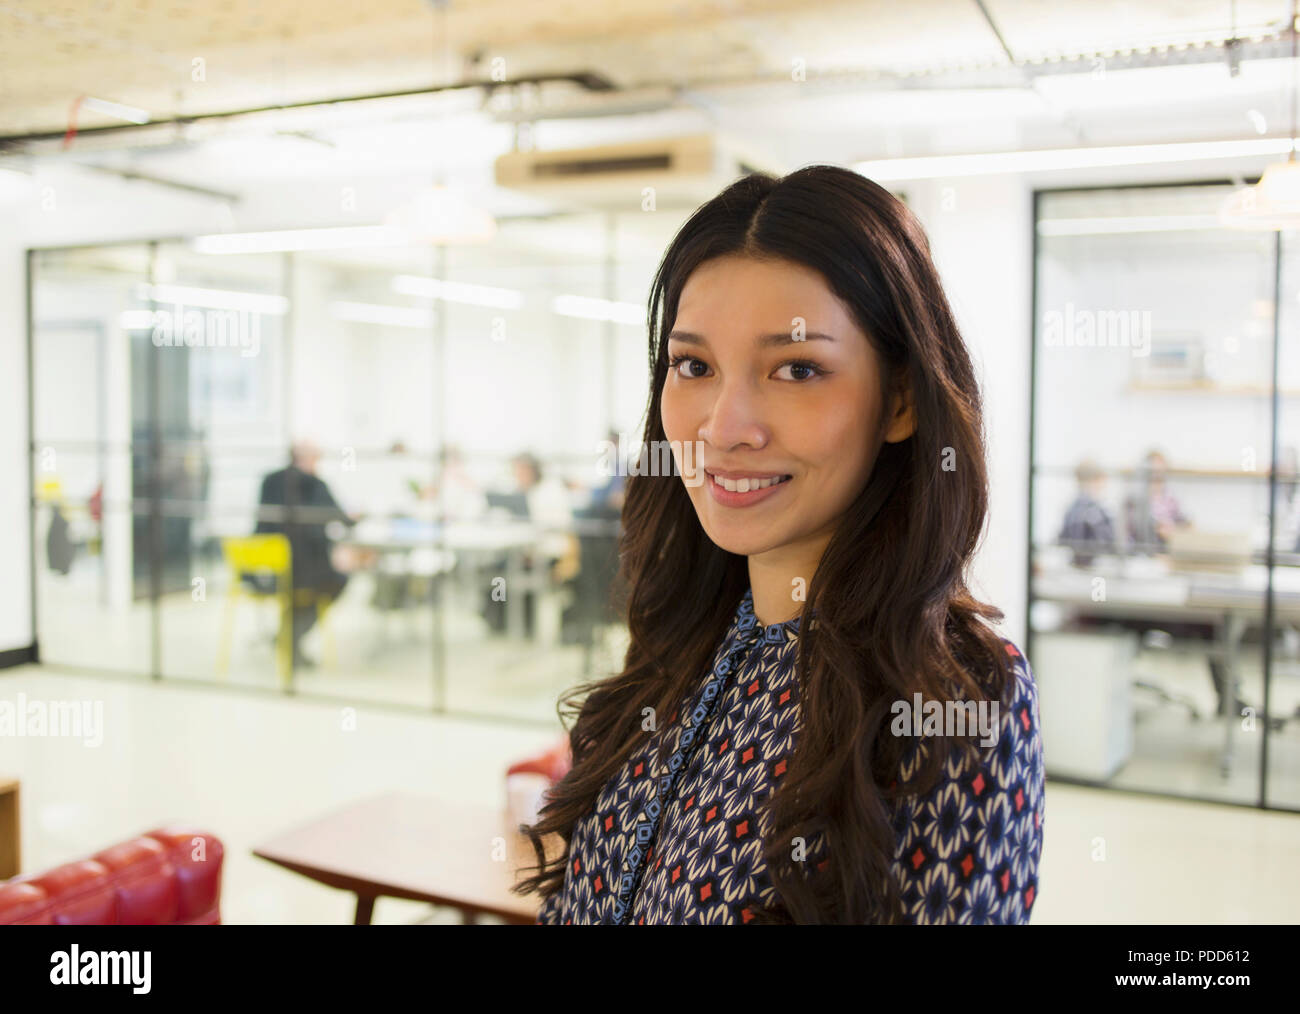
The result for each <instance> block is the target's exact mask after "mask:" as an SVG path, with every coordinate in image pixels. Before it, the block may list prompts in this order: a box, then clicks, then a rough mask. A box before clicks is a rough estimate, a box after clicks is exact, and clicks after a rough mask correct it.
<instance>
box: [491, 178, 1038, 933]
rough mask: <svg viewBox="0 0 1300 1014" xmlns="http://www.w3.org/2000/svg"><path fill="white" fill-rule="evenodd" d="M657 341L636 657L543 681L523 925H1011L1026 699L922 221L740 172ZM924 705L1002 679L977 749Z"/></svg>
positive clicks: (1034, 730) (861, 192) (634, 484)
mask: <svg viewBox="0 0 1300 1014" xmlns="http://www.w3.org/2000/svg"><path fill="white" fill-rule="evenodd" d="M661 308H662V311H663V318H662V322H660V321H659V319H658V318H659V312H660V309H661ZM650 364H651V371H652V382H651V385H650V391H651V393H650V401H649V408H648V426H647V431H646V441H647V443H648V445H649V448H650V451H651V456H650V464H651V465H653V464H654V463H655V462H656V461H657V458H658V456H657V455H656V454H655V453H654V452H655V451H656V450H657V449H658V448H661V447H662V446H664V442H665V441H668V442H672V447H673V455H674V458H673V461H674V463H675V464H676V465H677V466H678V468H679V470H680V472H681V474H678V475H665V474H663V470H662V469H658V470H657V471H658V472H659V474H645V473H646V472H647V471H650V472H653V471H656V470H655V469H653V468H639V469H637V472H638V474H636V475H633V476H629V478H628V481H627V489H626V501H625V504H624V507H623V528H624V536H623V546H622V555H623V567H624V575H625V577H626V579H627V583H628V589H629V590H628V602H627V613H626V618H627V623H628V628H629V632H630V635H631V642H630V646H629V648H628V652H627V657H626V662H625V665H624V668H623V671H622V672H621V673H619V674H618V675H617V676H613V677H612V678H609V679H606V680H604V681H598V682H595V683H591V684H586V685H584V686H580V687H578V688H577V689H576V690H575V691H573V692H572V693H571V694H570V695H568V696H567V697H566V698H565V700H564V701H562V715H564V714H565V712H566V711H567V712H568V717H572V716H573V715H574V714H575V713H576V719H577V720H576V724H574V725H573V727H572V729H571V732H570V749H571V753H572V761H573V764H572V768H571V770H570V771H569V772H568V774H567V775H566V776H565V777H564V778H563V779H562V780H561V781H559V782H558V783H557V784H556V785H555V786H554V787H553V788H552V790H551V791H550V793H549V796H548V802H547V805H546V806H545V807H544V808H543V809H542V810H541V812H540V819H539V821H538V822H537V823H536V824H535V825H533V826H532V827H530V828H527V829H526V830H527V831H528V833H529V834H530V836H531V838H532V841H533V846H534V849H535V850H536V852H537V859H538V863H539V866H538V867H537V869H538V871H539V872H538V873H537V874H536V875H534V876H533V877H530V878H529V879H527V880H525V881H523V882H522V883H521V884H520V885H519V886H518V888H517V890H518V891H519V892H520V893H527V892H531V891H538V892H540V893H541V894H542V895H543V896H544V900H543V903H542V909H541V914H540V916H539V920H538V921H539V922H542V923H570V922H572V923H591V922H601V923H629V922H630V923H637V924H640V923H686V922H692V923H759V922H796V923H812V922H835V923H863V922H916V923H922V922H1000V923H1015V922H1024V921H1026V920H1027V919H1028V917H1029V912H1030V909H1031V907H1032V905H1033V902H1034V895H1035V893H1036V891H1037V866H1038V859H1039V855H1040V852H1041V847H1042V813H1043V762H1042V750H1041V746H1040V742H1039V737H1038V705H1037V697H1036V693H1035V689H1034V682H1033V675H1032V672H1031V670H1030V667H1029V665H1028V663H1027V662H1026V661H1025V659H1024V658H1023V657H1022V656H1021V655H1020V653H1019V651H1018V650H1017V649H1016V647H1015V645H1013V644H1011V643H1010V642H1009V641H1007V640H1005V639H1004V638H1001V637H999V636H998V635H997V634H996V633H995V632H994V631H993V630H992V629H991V628H989V627H988V626H986V625H985V624H984V623H983V622H982V619H981V618H987V619H992V620H1000V619H1002V616H1003V614H1002V612H1001V611H1000V610H998V609H996V608H994V607H993V606H989V605H985V604H983V603H981V602H979V601H978V600H976V599H975V598H974V597H972V595H971V593H970V592H969V591H968V590H967V588H966V584H965V580H964V577H963V570H964V568H965V566H966V564H967V561H968V560H969V558H970V556H971V554H972V552H973V551H974V549H975V547H976V543H977V540H978V538H979V535H980V530H981V527H982V525H983V523H984V517H985V510H986V501H987V480H986V472H985V462H984V445H983V422H982V417H981V413H980V396H979V392H978V389H977V386H976V381H975V376H974V373H973V371H972V368H971V362H970V358H969V356H968V354H967V350H966V348H965V346H964V344H963V342H962V339H961V337H960V335H959V333H958V330H957V327H956V324H955V323H954V321H953V317H952V313H951V311H950V309H949V306H948V303H947V300H946V299H945V297H944V293H943V290H942V287H941V285H940V281H939V278H938V275H937V273H936V271H935V268H934V265H933V264H932V262H931V259H930V254H929V248H928V243H927V240H926V238H925V236H924V233H923V232H922V230H921V228H920V226H919V225H918V224H917V222H916V220H915V219H914V218H913V217H912V215H911V214H910V212H908V210H907V209H906V208H905V207H904V206H903V205H902V204H901V203H900V202H899V201H897V200H896V199H895V198H894V197H892V196H891V195H890V194H889V193H888V192H887V191H885V190H884V189H882V188H881V187H879V186H877V185H876V184H874V183H872V182H870V181H869V180H867V179H864V178H863V177H861V176H859V175H857V174H856V173H853V172H850V171H848V170H846V169H840V168H835V167H829V166H813V167H810V168H805V169H801V170H799V171H797V172H794V173H791V174H790V175H788V176H786V177H784V178H782V179H779V180H778V179H773V178H771V177H768V176H764V175H752V176H749V177H746V178H744V179H742V180H740V181H738V182H736V183H735V184H733V185H731V186H729V187H728V188H727V189H726V190H725V191H724V192H723V193H721V194H720V195H719V196H718V197H716V198H714V199H713V200H711V201H709V202H708V203H707V204H705V205H704V206H703V207H701V208H700V209H699V210H697V211H696V212H695V214H694V215H693V216H692V217H691V218H690V220H689V221H688V222H687V223H686V224H685V225H684V226H683V227H682V229H681V230H680V232H678V234H677V236H676V237H675V238H674V240H673V242H672V244H671V245H670V246H669V248H668V251H667V253H666V254H665V256H664V260H663V263H662V264H661V265H660V268H659V271H658V273H657V275H656V278H655V281H654V286H653V290H652V293H651V298H650ZM688 451H689V452H690V453H687V452H688ZM751 485H752V486H755V487H761V488H755V489H750V488H749V487H750V486H751ZM917 695H919V696H917ZM584 696H585V701H584V703H582V704H581V706H578V705H577V703H576V701H578V700H579V699H581V698H583V697H584ZM934 702H938V703H940V704H942V703H944V702H954V703H957V702H967V703H969V704H970V705H971V710H972V711H973V710H975V709H976V708H977V707H979V708H982V709H983V712H984V714H986V715H987V714H990V713H992V704H993V703H994V702H997V703H998V705H999V711H1000V717H999V718H998V720H997V722H996V723H995V724H994V730H995V732H996V733H997V735H996V741H995V742H993V741H992V740H990V739H989V737H987V736H986V737H984V738H982V739H981V738H980V737H978V736H977V735H969V734H967V735H964V736H962V735H956V734H952V728H950V727H935V728H934V729H933V730H932V731H935V732H938V731H944V732H949V733H950V734H949V735H938V734H932V735H925V736H917V735H914V734H913V733H915V732H916V731H917V728H918V727H917V726H916V725H915V724H914V723H913V722H911V721H909V720H908V719H907V713H908V709H909V708H911V707H912V705H913V704H914V703H918V704H921V705H922V710H925V708H926V705H928V704H933V703H934ZM951 710H955V708H954V709H951ZM900 713H901V714H902V716H903V717H902V719H901V720H900V717H899V716H900ZM926 728H929V727H928V726H927V727H926ZM963 732H967V733H968V732H969V727H965V728H964V729H963ZM977 740H978V742H977ZM986 741H987V742H992V744H993V745H991V746H986V745H981V744H983V743H985V742H986ZM550 833H556V834H558V835H559V836H560V838H561V839H562V840H563V841H564V843H565V848H564V850H563V854H562V855H559V856H557V857H556V858H554V859H553V860H552V861H549V862H548V861H547V857H546V853H545V851H544V842H543V836H546V835H548V834H550Z"/></svg>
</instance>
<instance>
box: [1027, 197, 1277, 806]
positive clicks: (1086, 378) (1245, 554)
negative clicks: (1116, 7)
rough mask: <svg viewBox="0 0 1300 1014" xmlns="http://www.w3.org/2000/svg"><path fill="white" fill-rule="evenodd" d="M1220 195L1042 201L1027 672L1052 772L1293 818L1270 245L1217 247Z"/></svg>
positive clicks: (1249, 235)
mask: <svg viewBox="0 0 1300 1014" xmlns="http://www.w3.org/2000/svg"><path fill="white" fill-rule="evenodd" d="M1230 191H1231V187H1230V186H1228V185H1227V184H1224V185H1204V186H1202V185H1197V186H1169V187H1138V188H1125V189H1098V190H1080V191H1054V192H1043V193H1040V194H1038V195H1037V199H1036V207H1037V214H1036V216H1035V217H1036V229H1037V237H1036V247H1037V255H1036V264H1035V268H1036V278H1035V282H1036V284H1035V335H1034V415H1033V438H1032V439H1033V448H1032V483H1031V497H1032V519H1031V526H1032V530H1031V571H1032V573H1031V578H1030V617H1029V620H1030V623H1029V627H1030V641H1029V649H1028V654H1029V657H1030V658H1031V659H1032V660H1033V663H1034V669H1035V673H1036V674H1037V676H1038V679H1039V687H1040V704H1041V710H1042V718H1043V723H1044V729H1043V741H1044V749H1045V758H1046V763H1047V769H1048V773H1049V774H1050V775H1054V776H1057V777H1065V778H1072V779H1078V780H1082V781H1086V782H1091V783H1101V784H1105V785H1108V786H1112V787H1115V788H1124V789H1133V790H1142V791H1153V792H1160V793H1168V794H1172V795H1179V796H1188V797H1196V798H1202V799H1213V800H1220V801H1226V802H1237V803H1248V804H1261V805H1263V804H1265V803H1268V804H1269V805H1274V806H1285V807H1295V806H1296V804H1297V801H1298V800H1300V764H1298V763H1297V761H1298V760H1300V757H1298V756H1297V752H1296V747H1297V745H1300V740H1298V739H1297V737H1298V736H1300V720H1297V717H1296V715H1297V710H1296V706H1297V703H1300V680H1297V678H1296V677H1297V675H1300V667H1297V666H1296V660H1297V659H1298V658H1300V626H1298V625H1300V583H1296V582H1295V577H1296V576H1297V574H1300V571H1297V569H1296V567H1295V564H1296V560H1297V558H1296V557H1295V554H1294V550H1295V549H1296V548H1297V547H1296V535H1297V532H1296V525H1295V521H1293V520H1292V519H1291V516H1290V506H1289V505H1290V500H1291V497H1290V494H1289V493H1287V492H1285V491H1286V490H1292V489H1294V486H1291V485H1286V484H1285V483H1284V484H1282V485H1281V486H1279V494H1278V504H1277V507H1278V509H1277V510H1276V511H1273V512H1270V510H1269V489H1270V474H1269V473H1270V469H1271V468H1273V467H1274V463H1275V458H1274V455H1275V447H1280V448H1282V449H1284V451H1285V449H1287V448H1290V450H1289V454H1290V457H1289V458H1286V457H1285V456H1284V455H1281V454H1280V455H1279V457H1280V459H1281V460H1279V461H1278V466H1279V470H1281V469H1283V468H1285V469H1289V474H1290V475H1294V474H1295V465H1294V447H1295V446H1296V441H1297V439H1298V438H1300V417H1297V416H1296V415H1295V414H1294V413H1293V412H1288V409H1289V408H1291V407H1292V406H1291V402H1292V401H1293V400H1294V398H1295V396H1296V394H1297V391H1298V390H1300V383H1296V382H1294V381H1288V380H1287V379H1286V370H1287V369H1288V368H1290V369H1295V368H1297V367H1296V366H1295V365H1294V364H1293V365H1292V366H1291V367H1287V365H1286V363H1285V361H1284V360H1280V361H1279V362H1278V364H1277V365H1278V369H1277V370H1275V362H1274V355H1273V342H1274V317H1275V312H1274V308H1275V306H1276V305H1278V302H1277V301H1276V300H1275V295H1276V292H1275V290H1276V282H1275V273H1276V269H1277V266H1278V250H1279V248H1280V247H1281V248H1285V246H1286V240H1287V237H1283V238H1282V240H1281V242H1280V243H1279V240H1278V234H1276V233H1271V232H1248V231H1236V230H1229V229H1226V228H1222V227H1221V226H1220V225H1219V224H1218V221H1217V212H1218V209H1219V207H1220V206H1221V204H1222V202H1223V201H1224V199H1225V197H1226V196H1227V195H1228V194H1229V193H1230ZM1288 277H1289V276H1288ZM1297 293H1300V278H1297V279H1295V280H1294V281H1288V282H1286V283H1284V286H1283V289H1282V291H1281V296H1282V299H1281V306H1282V307H1283V311H1282V313H1281V314H1280V315H1279V317H1278V323H1279V324H1280V327H1281V331H1280V337H1281V340H1282V346H1283V347H1284V348H1285V347H1286V343H1287V340H1288V334H1289V335H1290V337H1291V338H1292V340H1294V336H1295V333H1296V330H1295V329H1296V320H1295V313H1294V308H1293V307H1292V306H1290V305H1288V304H1289V302H1294V301H1295V298H1296V294H1297ZM1288 294H1289V295H1288ZM1279 377H1280V380H1279ZM1275 383H1280V391H1279V399H1280V404H1281V406H1282V411H1281V413H1280V417H1279V419H1278V422H1277V426H1276V427H1275V425H1274V417H1273V404H1274V385H1275ZM1275 441H1276V443H1275ZM1288 460H1289V461H1290V462H1291V463H1290V464H1289V465H1288V464H1286V462H1287V461H1288ZM1270 514H1272V518H1270ZM1270 524H1272V526H1273V527H1272V531H1273V552H1272V553H1270V552H1269V533H1270ZM1270 564H1271V565H1270ZM1270 584H1271V585H1272V586H1273V593H1272V599H1271V601H1272V607H1271V608H1272V612H1271V615H1267V614H1269V609H1270V595H1269V586H1270ZM1293 584H1294V585H1295V587H1294V589H1292V590H1291V591H1287V589H1291V588H1292V585H1293ZM1266 621H1267V623H1266ZM1266 626H1268V627H1269V628H1270V633H1271V639H1272V646H1271V648H1270V649H1269V650H1268V651H1266V650H1265V648H1266V644H1265V641H1266V634H1265V627H1266ZM1266 656H1268V657H1267V658H1266ZM1266 662H1267V664H1266ZM1266 702H1267V711H1266V710H1265V703H1266ZM1266 750H1267V751H1269V756H1270V768H1269V770H1270V772H1271V774H1270V779H1269V791H1268V793H1267V799H1265V794H1264V792H1263V785H1262V781H1261V775H1262V772H1263V758H1264V755H1265V751H1266Z"/></svg>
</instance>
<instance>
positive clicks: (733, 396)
mask: <svg viewBox="0 0 1300 1014" xmlns="http://www.w3.org/2000/svg"><path fill="white" fill-rule="evenodd" d="M700 439H701V440H704V441H705V442H707V443H710V444H712V445H713V446H714V447H735V446H736V445H737V444H750V445H752V446H755V447H761V446H762V445H763V444H764V443H766V441H767V423H766V420H765V419H764V417H763V412H762V405H761V404H760V402H759V399H758V397H757V396H756V394H755V393H754V392H753V390H751V389H750V388H749V387H747V386H745V385H743V384H741V383H740V382H733V383H728V382H726V381H724V382H723V383H722V384H721V385H720V386H719V388H718V393H717V396H716V397H715V398H714V400H713V404H712V405H711V406H710V407H709V414H708V416H707V417H706V419H705V423H704V425H703V426H702V427H701V428H700Z"/></svg>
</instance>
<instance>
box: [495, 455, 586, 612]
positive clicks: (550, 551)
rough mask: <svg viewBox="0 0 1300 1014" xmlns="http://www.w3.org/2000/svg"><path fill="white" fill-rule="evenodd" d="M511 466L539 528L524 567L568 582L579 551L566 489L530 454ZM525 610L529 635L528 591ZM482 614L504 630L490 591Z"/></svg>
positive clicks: (531, 606) (499, 607) (518, 457)
mask: <svg viewBox="0 0 1300 1014" xmlns="http://www.w3.org/2000/svg"><path fill="white" fill-rule="evenodd" d="M510 467H511V472H512V474H513V477H514V483H515V488H516V491H517V493H518V494H519V495H522V497H523V501H524V505H525V510H526V517H527V520H528V521H530V522H531V523H532V524H533V525H534V526H535V527H536V528H537V529H538V534H537V539H536V542H535V543H534V549H535V551H530V552H527V553H525V554H524V564H525V566H526V567H528V568H534V567H537V566H538V565H539V564H540V565H542V566H544V567H545V568H546V570H547V573H548V574H549V575H550V577H551V579H552V580H554V581H556V582H560V583H562V582H565V581H569V580H571V579H572V578H573V577H574V576H575V575H576V574H577V573H578V567H579V552H580V551H579V548H578V540H577V537H576V536H575V535H574V533H573V529H574V512H573V506H572V504H571V502H570V494H569V488H568V487H567V486H566V485H565V484H564V483H563V482H561V481H560V480H559V479H557V478H556V477H554V476H551V475H546V474H545V473H544V472H543V470H542V463H541V461H540V460H538V458H537V456H536V455H534V454H532V453H531V452H527V451H526V452H523V453H521V454H517V455H515V457H514V458H512V459H511V461H510ZM506 562H507V561H506V560H505V559H504V558H503V559H501V560H499V561H497V563H496V565H495V566H496V568H497V570H498V571H499V572H500V571H504V568H505V566H506ZM524 609H525V617H526V620H525V630H526V632H527V634H528V635H529V636H532V631H533V615H534V596H533V592H532V591H531V590H529V591H527V592H526V593H525V600H524ZM484 614H485V617H486V619H487V620H488V623H489V625H490V626H491V627H492V629H493V630H495V631H497V632H501V631H503V630H505V628H506V614H505V603H503V602H500V601H498V600H497V599H496V598H495V597H494V596H493V595H492V593H491V591H489V592H488V593H487V597H486V600H485V609H484Z"/></svg>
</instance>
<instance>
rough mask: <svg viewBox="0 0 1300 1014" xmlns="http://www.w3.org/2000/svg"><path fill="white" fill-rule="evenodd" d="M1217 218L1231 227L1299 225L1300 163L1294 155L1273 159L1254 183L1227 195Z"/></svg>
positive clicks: (1272, 227)
mask: <svg viewBox="0 0 1300 1014" xmlns="http://www.w3.org/2000/svg"><path fill="white" fill-rule="evenodd" d="M1219 221H1220V222H1221V223H1222V224H1223V225H1226V226H1228V227H1229V228H1231V229H1295V228H1297V227H1300V162H1297V161H1296V160H1295V154H1294V153H1292V155H1291V158H1290V159H1289V160H1288V161H1286V162H1274V163H1273V164H1272V165H1271V166H1269V167H1268V168H1266V169H1265V170H1264V175H1263V176H1261V177H1260V180H1259V182H1258V183H1256V184H1254V185H1253V186H1249V187H1242V188H1241V189H1240V190H1236V191H1234V192H1233V193H1231V194H1229V195H1228V199H1227V200H1226V201H1224V202H1223V206H1222V207H1221V208H1220V209H1219Z"/></svg>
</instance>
